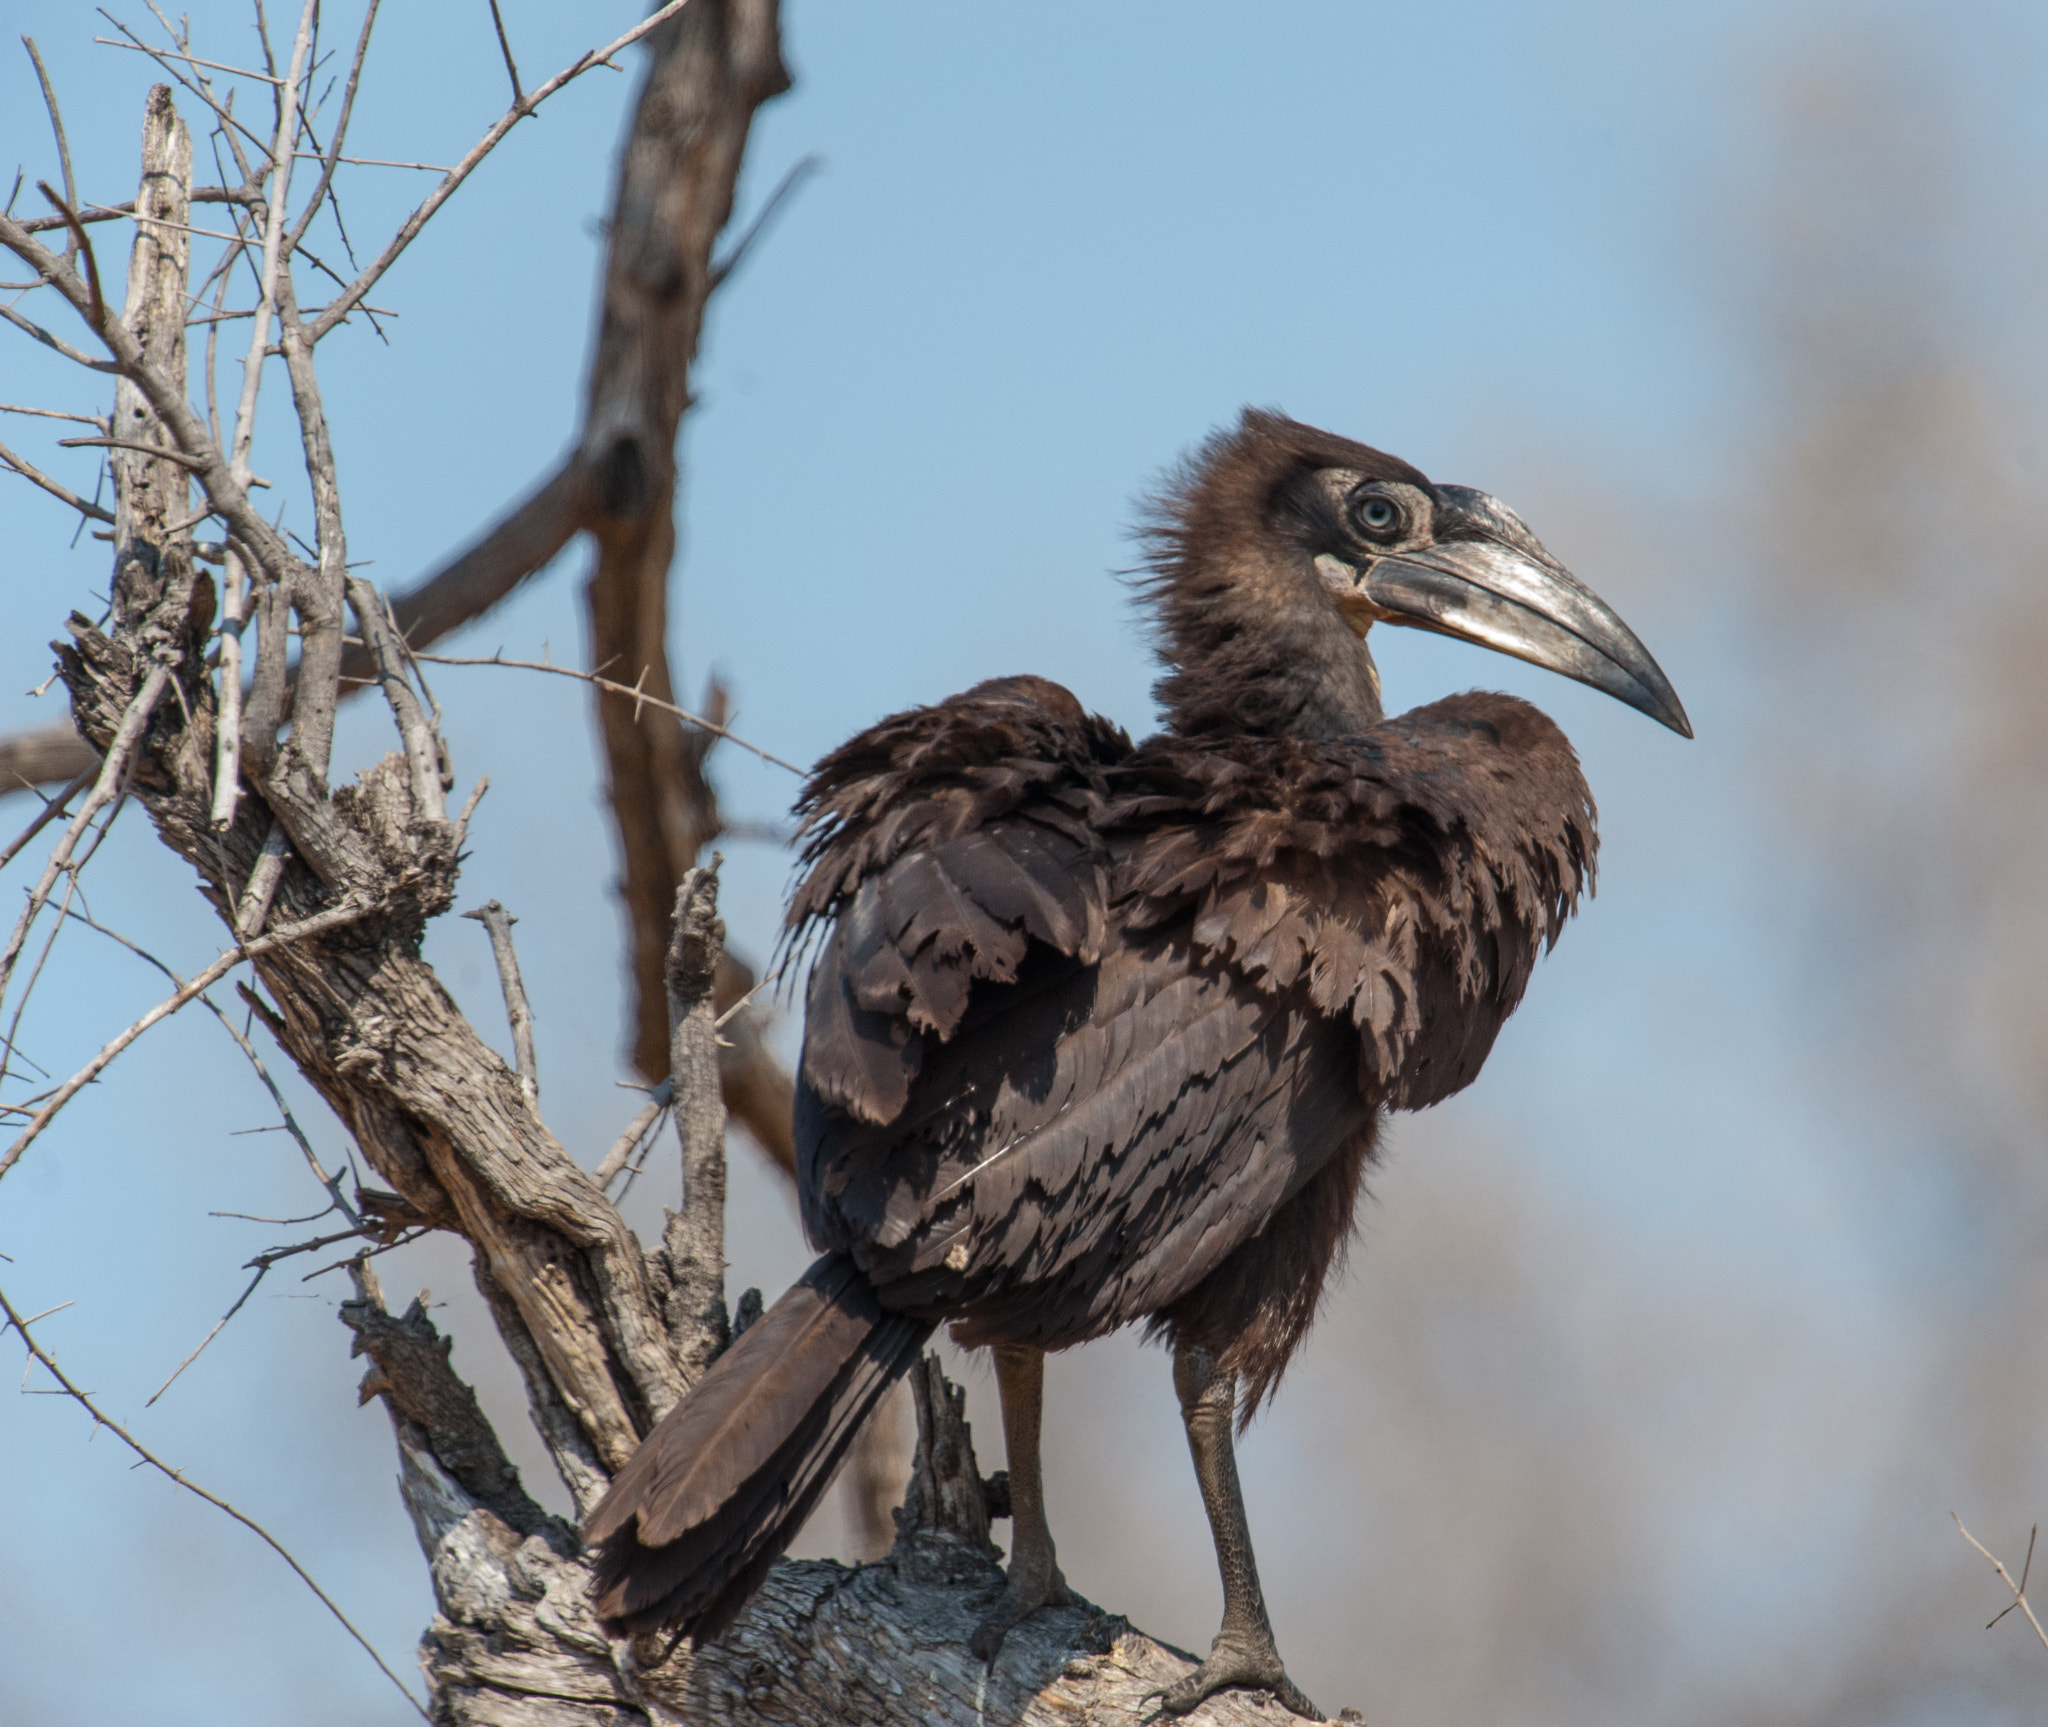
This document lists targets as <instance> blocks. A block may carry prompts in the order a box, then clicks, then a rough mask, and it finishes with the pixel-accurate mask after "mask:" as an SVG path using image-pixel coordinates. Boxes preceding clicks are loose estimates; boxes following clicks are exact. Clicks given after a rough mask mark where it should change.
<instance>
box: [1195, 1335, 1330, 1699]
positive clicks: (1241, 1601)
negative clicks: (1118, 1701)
mask: <svg viewBox="0 0 2048 1727" xmlns="http://www.w3.org/2000/svg"><path fill="white" fill-rule="evenodd" d="M1173 1388H1174V1390H1175V1391H1177V1392H1178V1393H1179V1394H1180V1418H1181V1420H1182V1421H1183V1422H1184V1423H1185V1424H1186V1426H1187V1430H1188V1450H1189V1451H1190V1452H1192V1453H1193V1454H1194V1459H1195V1479H1196V1480H1198V1481H1199V1482H1200V1483H1201V1484H1202V1506H1203V1508H1204V1509H1205V1510H1206V1511H1207V1512H1208V1513H1209V1532H1210V1534H1211V1535H1213V1536H1214V1537H1215V1540H1216V1568H1217V1570H1218V1571H1220V1572H1221V1573H1222V1574H1223V1628H1222V1630H1220V1631H1218V1632H1217V1633H1216V1641H1215V1642H1214V1643H1212V1644H1211V1645H1210V1646H1209V1659H1208V1660H1206V1661H1204V1662H1203V1663H1202V1665H1201V1666H1200V1667H1198V1668H1196V1669H1195V1671H1194V1672H1192V1673H1190V1674H1189V1675H1188V1676H1187V1677H1186V1678H1185V1679H1183V1680H1181V1682H1180V1683H1179V1684H1177V1685H1175V1686H1174V1687H1173V1688H1172V1689H1171V1690H1169V1691H1168V1692H1167V1693H1166V1694H1165V1697H1164V1699H1163V1704H1164V1707H1165V1709H1166V1712H1167V1713H1168V1714H1169V1715H1185V1714H1187V1713H1188V1712H1189V1711H1190V1710H1192V1709H1193V1708H1195V1707H1196V1706H1197V1705H1198V1704H1199V1703H1201V1701H1202V1700H1203V1699H1204V1698H1205V1697H1209V1696H1211V1695H1213V1694H1214V1693H1216V1692H1218V1691H1221V1690H1224V1689H1225V1688H1226V1687H1229V1686H1233V1685H1244V1686H1253V1687H1257V1688H1258V1689H1260V1690H1264V1691H1270V1692H1272V1693H1273V1695H1274V1696H1275V1697H1276V1698H1278V1699H1279V1700H1280V1702H1281V1703H1282V1704H1283V1705H1285V1706H1286V1707H1287V1708H1289V1709H1291V1710H1293V1711H1294V1713H1295V1714H1297V1715H1306V1716H1308V1717H1309V1718H1310V1719H1311V1720H1316V1721H1320V1720H1321V1719H1322V1718H1323V1716H1322V1711H1321V1710H1320V1709H1318V1708H1317V1707H1316V1706H1315V1705H1314V1704H1313V1703H1311V1702H1310V1701H1309V1700H1308V1699H1307V1698H1306V1697H1304V1696H1303V1695H1302V1694H1301V1691H1300V1689H1299V1688H1298V1687H1297V1686H1296V1685H1295V1683H1294V1681H1293V1680H1291V1679H1290V1678H1288V1677H1287V1669H1286V1668H1285V1667H1283V1666H1282V1665H1281V1664H1280V1651H1279V1649H1278V1648H1276V1647H1275V1646H1274V1643H1273V1623H1272V1621H1271V1620H1270V1619H1268V1618H1267V1617H1266V1598H1265V1596H1264V1594H1262V1593H1261V1592H1260V1589H1259V1567H1258V1564H1257V1562H1256V1561H1255V1560H1254V1559H1253V1558H1252V1532H1251V1525H1250V1524H1249V1523H1248V1522H1247V1521H1246V1519H1245V1513H1244V1492H1243V1490H1242V1489H1241V1488H1240V1487H1239V1486H1238V1481H1237V1451H1236V1448H1235V1447H1234V1446H1233V1445H1232V1444H1231V1440H1230V1423H1231V1418H1232V1417H1233V1416H1235V1415H1236V1413H1237V1375H1236V1374H1234V1373H1227V1372H1225V1371H1224V1370H1223V1369H1222V1368H1221V1367H1219V1366H1218V1365H1217V1363H1216V1358H1215V1356H1213V1355H1211V1354H1210V1353H1209V1351H1208V1350H1206V1349H1204V1348H1202V1347H1201V1346H1200V1345H1199V1344H1192V1343H1183V1344H1178V1345H1176V1346H1175V1348H1174V1352H1173Z"/></svg>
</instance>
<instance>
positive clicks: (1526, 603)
mask: <svg viewBox="0 0 2048 1727" xmlns="http://www.w3.org/2000/svg"><path fill="white" fill-rule="evenodd" d="M1437 493H1438V496H1439V499H1440V500H1441V503H1440V506H1439V510H1438V515H1437V523H1436V533H1435V535H1434V538H1435V542H1436V543H1435V544H1433V545H1429V546H1423V547H1419V548H1417V549H1416V550H1413V551H1404V552H1392V553H1389V554H1387V555H1386V556H1384V557H1381V558H1378V559H1376V560H1374V562H1373V563H1371V564H1370V565H1368V566H1367V567H1366V568H1364V569H1362V570H1360V571H1359V572H1358V578H1357V579H1358V591H1359V592H1360V593H1361V594H1362V596H1363V597H1364V599H1365V600H1366V601H1367V602H1368V603H1369V604H1370V606H1371V608H1372V610H1373V612H1374V613H1375V615H1377V616H1378V617H1379V618H1380V619H1381V620H1382V621H1383V622H1386V623H1390V624H1407V625H1411V626H1413V627H1416V628H1420V629H1426V630H1436V631H1438V632H1440V633H1441V634H1443V635H1447V636H1457V637H1458V638H1460V639H1461V640H1463V641H1468V642H1477V643H1478V644H1479V645H1480V646H1481V647H1488V648H1492V649H1494V650H1495V651H1496V652H1497V653H1503V654H1511V655H1513V656H1514V657H1515V658H1516V659H1518V660H1527V661H1528V662H1529V663H1530V664H1531V665H1534V666H1543V667H1545V668H1547V669H1548V670H1550V671H1553V672H1561V673H1563V674H1564V676H1566V677H1568V678H1574V679H1576V680H1577V681H1578V682H1580V683H1582V684H1590V685H1592V687H1593V688H1594V689H1596V690H1605V691H1606V692H1607V694H1609V695H1610V696H1613V697H1614V698H1615V699H1616V700H1617V701H1623V702H1626V703H1627V704H1628V705H1629V706H1630V707H1632V708H1635V709H1636V710H1638V711H1639V712H1641V713H1645V714H1648V715H1649V716H1650V718H1651V719H1653V720H1656V721H1658V722H1659V723H1660V724H1662V725H1666V726H1669V727H1670V728H1671V729H1672V730H1673V731H1674V732H1676V733H1678V735H1679V736H1680V737H1686V738H1689V737H1691V736H1692V722H1691V721H1690V720H1688V719H1687V718H1686V717H1685V707H1684V705H1683V704H1682V703H1681V702H1680V701H1679V699H1678V692H1677V691H1676V690H1674V689H1673V688H1672V687H1671V680H1670V679H1669V678H1667V677H1666V676H1665V675H1664V672H1663V669H1662V668H1661V667H1660V666H1659V665H1658V664H1657V662H1656V661H1655V660H1654V659H1652V658H1651V657H1650V650H1649V649H1648V648H1646V647H1644V646H1643V644H1642V642H1641V641H1640V640H1639V639H1638V638H1637V636H1636V633H1635V631H1633V630H1631V629H1630V628H1629V627H1628V625H1627V624H1625V623H1623V622H1622V621H1621V619H1620V617H1619V616H1617V615H1616V613H1615V611H1614V608H1613V607H1612V606H1610V605H1608V603H1607V602H1606V601H1605V600H1603V599H1601V598H1600V596H1599V595H1598V594H1596V593H1594V592H1593V590H1592V589H1591V588H1589V587H1587V586H1586V585H1585V583H1583V582H1581V581H1580V580H1579V579H1578V577H1576V576H1574V575H1573V574H1572V573H1571V571H1569V570H1567V569H1566V568H1565V567H1564V566H1563V565H1562V564H1560V563H1559V562H1558V561H1557V560H1556V559H1555V558H1553V557H1552V556H1551V555H1550V554H1549V553H1548V552H1547V551H1545V550H1544V549H1543V547H1542V546H1541V545H1540V544H1539V543H1538V542H1537V540H1536V537H1535V535H1533V534H1531V533H1530V532H1529V530H1528V529H1527V528H1526V527H1524V526H1523V525H1522V523H1521V521H1520V520H1519V519H1518V518H1517V517H1516V516H1515V514H1514V513H1513V512H1512V511H1511V510H1509V509H1508V508H1507V507H1506V506H1505V505H1503V504H1501V503H1500V502H1498V501H1497V500H1496V499H1494V498H1491V497H1488V496H1487V495H1486V494H1485V493H1484V492H1478V491H1474V490H1472V489H1471V488H1470V487H1466V486H1440V487H1438V488H1437ZM1447 535H1448V537H1447Z"/></svg>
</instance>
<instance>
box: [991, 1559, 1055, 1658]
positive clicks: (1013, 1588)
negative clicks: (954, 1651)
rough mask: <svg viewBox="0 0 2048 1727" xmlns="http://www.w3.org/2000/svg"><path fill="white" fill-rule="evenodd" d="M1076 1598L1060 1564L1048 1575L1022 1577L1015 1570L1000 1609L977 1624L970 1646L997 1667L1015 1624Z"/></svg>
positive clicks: (1003, 1594)
mask: <svg viewBox="0 0 2048 1727" xmlns="http://www.w3.org/2000/svg"><path fill="white" fill-rule="evenodd" d="M1072 1599H1073V1595H1072V1593H1071V1592H1070V1591H1069V1590H1068V1588H1067V1580H1066V1578H1064V1577H1063V1576H1061V1575H1060V1573H1059V1570H1058V1568H1057V1567H1055V1568H1054V1569H1053V1572H1052V1575H1051V1576H1050V1577H1047V1578H1029V1577H1019V1576H1018V1575H1016V1573H1015V1572H1012V1573H1011V1576H1010V1580H1009V1582H1008V1583H1007V1584H1005V1585H1004V1587H1003V1593H1002V1598H1001V1599H1000V1600H999V1601H997V1603H996V1610H995V1611H994V1612H993V1613H991V1614H990V1615H989V1616H988V1617H987V1618H986V1619H984V1620H983V1621H982V1622H981V1623H980V1624H979V1625H977V1626H975V1628H974V1632H973V1634H972V1635H971V1636H970V1637H969V1638H968V1639H967V1647H968V1648H969V1649H970V1650H971V1651H973V1653H974V1655H975V1658H976V1659H977V1660H981V1661H985V1662H987V1663H988V1664H989V1665H990V1666H991V1667H993V1666H994V1665H995V1662H996V1655H997V1653H998V1652H999V1651H1000V1650H1001V1649H1002V1647H1003V1639H1004V1638H1005V1637H1007V1636H1009V1634H1010V1632H1011V1630H1012V1628H1013V1627H1015V1626H1017V1625H1019V1624H1021V1623H1023V1621H1024V1620H1026V1619H1028V1618H1030V1617H1031V1615H1032V1614H1034V1613H1036V1612H1037V1611H1038V1610H1039V1608H1041V1607H1062V1606H1064V1605H1065V1604H1066V1603H1067V1602H1069V1601H1071V1600H1072Z"/></svg>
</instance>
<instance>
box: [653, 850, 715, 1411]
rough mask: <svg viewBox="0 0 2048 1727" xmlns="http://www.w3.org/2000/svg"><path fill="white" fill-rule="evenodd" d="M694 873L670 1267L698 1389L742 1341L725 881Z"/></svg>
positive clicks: (680, 968) (686, 907)
mask: <svg viewBox="0 0 2048 1727" xmlns="http://www.w3.org/2000/svg"><path fill="white" fill-rule="evenodd" d="M723 862H724V860H723V859H722V858H720V857H717V856H715V855H714V856H713V858H712V860H711V864H710V867H709V868H708V869H693V870H691V871H690V872H689V874H688V875H686V876H685V877H684V878H683V884H682V886H681V887H680V888H678V889H677V890H676V910H675V934H674V936H673V938H672V940H671V941H670V944H669V950H668V959H667V963H666V964H665V966H664V967H663V977H664V981H665V983H666V985H667V995H668V1012H669V1027H670V1030H669V1067H670V1082H671V1090H670V1099H671V1109H672V1113H673V1114H674V1116H675V1122H676V1137H677V1138H678V1139H679V1140H680V1141H681V1143H682V1153H683V1204H682V1209H681V1210H680V1211H672V1212H670V1213H669V1214H668V1226H667V1228H666V1229H665V1230H664V1231H663V1234H662V1246H661V1257H662V1261H663V1264H664V1268H665V1269H666V1272H667V1275H668V1284H669V1288H668V1294H667V1299H666V1301H665V1303H664V1307H665V1314H666V1318H667V1321H668V1331H669V1338H670V1341H671V1343H672V1344H673V1346H674V1348H675V1352H676V1357H677V1361H678V1364H679V1366H680V1367H681V1369H682V1374H683V1378H684V1381H685V1383H688V1384H694V1383H695V1382H696V1380H697V1379H698V1378H699V1377H701V1376H702V1374H703V1372H704V1369H705V1368H707V1367H708V1366H710V1365H711V1361H712V1359H713V1357H715V1356H716V1355H717V1354H718V1352H719V1351H720V1350H722V1349H723V1348H724V1347H725V1346H726V1344H727V1342H728V1341H730V1339H731V1336H732V1326H731V1321H730V1320H729V1319H728V1318H727V1315H726V1308H725V1102H724V1099H723V1096H722V1094H721V1090H720V1086H719V1079H718V1026H717V1011H716V986H717V978H718V962H719V957H720V955H721V954H722V953H723V952H724V948H725V925H724V923H723V922H722V921H720V919H719V916H718V871H719V866H720V865H721V864H722V863H723Z"/></svg>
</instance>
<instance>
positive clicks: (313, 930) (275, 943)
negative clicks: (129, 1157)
mask: <svg viewBox="0 0 2048 1727" xmlns="http://www.w3.org/2000/svg"><path fill="white" fill-rule="evenodd" d="M375 909H376V907H375V905H374V904H373V903H371V902H368V901H363V900H356V901H350V902H347V903H344V904H342V905H338V906H332V907H330V908H329V909H328V910H326V911H323V912H316V913H314V915H313V916H311V917H308V918H301V919H300V920H299V921H298V922H297V923H295V924H287V925H286V926H285V927H284V928H283V929H281V930H278V931H277V932H276V933H275V934H273V935H267V936H265V937H263V938H262V940H260V941H252V942H245V943H241V944H239V945H237V946H236V948H235V949H234V951H233V952H231V953H224V954H222V955H221V956H220V958H219V959H217V960H215V961H214V962H213V964H211V965H210V966H208V967H207V968H206V969H205V970H204V971H202V972H201V973H200V974H199V975H198V976H197V977H195V978H194V979H193V980H192V981H191V982H190V983H188V984H186V985H185V987H184V988H183V989H181V990H179V991H178V992H177V993H176V994H175V995H172V996H169V997H167V998H166V999H164V1000H163V1001H160V1002H158V1003H157V1004H156V1006H155V1007H153V1008H151V1009H150V1010H149V1012H147V1013H146V1014H144V1015H143V1016H142V1017H141V1018H140V1019H138V1020H137V1021H135V1023H134V1024H133V1025H131V1026H129V1027H128V1029H127V1030H125V1031H123V1032H121V1033H120V1034H118V1035H117V1036H116V1037H114V1038H113V1039H112V1040H110V1041H109V1042H108V1043H107V1044H106V1046H105V1047H104V1048H102V1049H101V1050H100V1052H99V1054H98V1055H96V1056H94V1057H93V1058H92V1060H91V1061H89V1062H87V1063H86V1064H85V1066H83V1067H82V1068H80V1069H79V1070H78V1071H77V1072H76V1073H75V1074H73V1075H72V1076H71V1077H70V1078H69V1079H67V1080H66V1081H65V1082H64V1083H63V1084H62V1085H61V1086H59V1087H58V1088H57V1091H56V1093H55V1094H54V1095H53V1096H52V1097H51V1099H50V1101H49V1102H48V1103H46V1104H44V1105H43V1107H42V1108H41V1109H39V1110H37V1111H36V1113H35V1117H34V1119H33V1120H32V1121H30V1123H29V1124H28V1126H27V1127H26V1128H25V1129H23V1130H22V1133H21V1136H20V1137H19V1138H18V1139H16V1140H15V1142H14V1143H13V1144H12V1145H10V1146H9V1147H8V1148H7V1153H6V1155H5V1156H4V1157H0V1176H4V1175H5V1174H6V1173H7V1172H8V1171H9V1170H10V1169H12V1168H13V1167H14V1166H15V1164H16V1163H18V1162H19V1161H20V1160H21V1154H22V1153H23V1152H24V1151H26V1150H27V1149H28V1148H29V1145H30V1143H31V1142H32V1141H33V1140H34V1139H35V1138H36V1136H37V1135H38V1134H40V1133H41V1132H42V1131H43V1129H44V1128H46V1127H48V1126H49V1125H50V1121H51V1119H52V1118H53V1117H54V1116H55V1115H56V1113H57V1112H58V1111H59V1110H60V1109H62V1108H63V1107H64V1106H65V1105H66V1104H67V1103H69V1102H70V1101H71V1100H72V1099H73V1098H74V1097H76V1096H77V1095H78V1094H79V1093H80V1092H81V1091H83V1090H84V1089H85V1088H86V1087H87V1086H88V1085H90V1084H91V1083H92V1082H93V1081H94V1080H95V1079H97V1078H98V1077H99V1075H100V1073H101V1072H102V1071H103V1070H104V1069H105V1068H106V1066H107V1064H108V1063H109V1062H111V1061H112V1060H113V1059H114V1058H115V1057H116V1056H117V1055H119V1054H120V1053H121V1052H122V1051H123V1050H124V1049H126V1048H127V1047H128V1046H129V1045H130V1044H131V1043H133V1042H134V1041H135V1040H136V1039H137V1038H138V1037H140V1036H141V1035H142V1034H143V1033H144V1032H146V1031H147V1030H149V1028H150V1027H151V1026H153V1025H155V1024H156V1023H157V1022H158V1021H159V1020H164V1019H168V1018H169V1017H170V1016H171V1015H172V1014H174V1013H176V1012H177V1011H178V1009H180V1008H181V1007H183V1006H185V1004H186V1003H187V1002H189V1001H191V1000H192V999H193V998H194V997H195V996H198V995H201V994H203V993H204V992H205V991H207V990H209V989H211V988H212V987H213V986H214V985H215V984H216V983H218V982H220V980H221V979H222V978H224V977H226V976H227V974H228V973H229V972H230V971H232V970H233V969H234V968H235V967H236V966H238V965H240V964H241V963H242V962H243V961H244V960H246V959H254V958H255V957H256V956H257V955H258V954H263V953H268V952H270V951H271V950H272V949H273V948H278V947H283V946H285V945H286V944H287V943H289V942H295V941H304V940H306V939H307V938H308V937H309V936H316V935H324V934H325V933H326V932H327V931H328V930H331V929H338V928H339V927H340V926H341V925H343V924H346V923H353V922H354V921H355V920H356V919H358V918H361V917H364V916H367V915H368V914H369V913H370V912H372V911H374V910H375Z"/></svg>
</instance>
